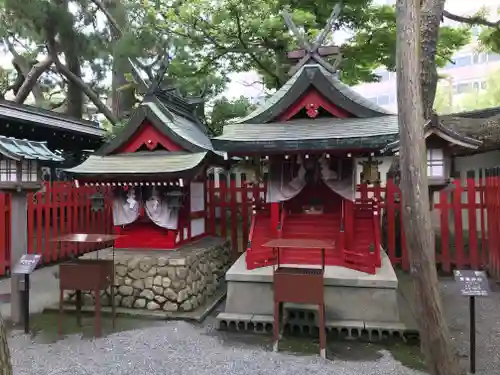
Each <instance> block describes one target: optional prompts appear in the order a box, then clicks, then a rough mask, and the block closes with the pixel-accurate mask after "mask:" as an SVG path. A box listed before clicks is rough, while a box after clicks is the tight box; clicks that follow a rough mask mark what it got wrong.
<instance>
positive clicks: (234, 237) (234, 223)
mask: <svg viewBox="0 0 500 375" xmlns="http://www.w3.org/2000/svg"><path fill="white" fill-rule="evenodd" d="M236 189H237V185H236V175H235V174H234V173H231V174H230V175H229V192H230V193H229V209H230V212H231V246H232V248H233V253H232V259H233V260H236V259H238V253H239V249H238V237H239V236H238V226H239V225H238V221H239V220H238V200H237V198H238V194H237V191H236Z"/></svg>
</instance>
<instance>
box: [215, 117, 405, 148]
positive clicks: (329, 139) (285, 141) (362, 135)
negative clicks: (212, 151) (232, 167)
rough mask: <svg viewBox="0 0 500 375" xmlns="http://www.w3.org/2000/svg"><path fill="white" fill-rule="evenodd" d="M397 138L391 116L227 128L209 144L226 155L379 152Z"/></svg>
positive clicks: (232, 125) (394, 119)
mask: <svg viewBox="0 0 500 375" xmlns="http://www.w3.org/2000/svg"><path fill="white" fill-rule="evenodd" d="M397 138H398V118H397V116H395V115H388V116H379V117H373V118H347V119H339V118H317V119H300V120H290V121H286V122H273V123H267V124H253V123H252V124H249V123H244V124H229V125H226V126H225V127H224V133H223V134H222V135H221V136H219V137H216V138H214V139H213V140H212V141H213V143H214V146H215V148H217V149H219V150H224V151H227V152H229V153H239V152H245V151H246V152H266V151H267V152H269V151H306V150H321V149H332V148H337V149H356V148H371V149H377V148H383V147H384V146H385V145H386V144H387V143H389V142H393V141H395V140H396V139H397Z"/></svg>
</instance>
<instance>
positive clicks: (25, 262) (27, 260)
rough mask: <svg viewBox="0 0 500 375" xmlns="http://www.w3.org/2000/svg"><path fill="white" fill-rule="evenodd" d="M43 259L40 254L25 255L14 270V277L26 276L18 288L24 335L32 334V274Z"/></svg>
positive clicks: (20, 281)
mask: <svg viewBox="0 0 500 375" xmlns="http://www.w3.org/2000/svg"><path fill="white" fill-rule="evenodd" d="M41 257H42V256H41V255H38V254H25V255H23V256H22V257H21V259H19V261H18V262H17V263H16V264H15V265H14V268H13V269H12V274H13V275H23V276H24V280H23V279H19V284H20V285H19V286H18V288H19V291H20V292H21V301H22V315H23V322H24V333H29V332H30V274H31V273H32V272H33V271H34V270H35V268H36V266H37V265H38V263H39V262H40V259H41Z"/></svg>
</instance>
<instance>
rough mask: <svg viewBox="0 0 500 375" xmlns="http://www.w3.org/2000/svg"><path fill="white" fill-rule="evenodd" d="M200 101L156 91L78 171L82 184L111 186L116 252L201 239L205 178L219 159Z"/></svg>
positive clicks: (171, 91)
mask: <svg viewBox="0 0 500 375" xmlns="http://www.w3.org/2000/svg"><path fill="white" fill-rule="evenodd" d="M199 104H201V102H200V100H198V99H195V100H190V99H187V98H184V97H183V96H182V95H181V94H180V93H179V92H178V91H177V90H175V89H174V88H172V87H169V88H166V89H162V88H159V87H157V88H156V89H150V91H149V92H148V93H147V94H146V96H145V98H144V100H143V102H142V103H141V104H140V106H139V107H138V108H137V109H136V110H135V112H134V113H133V115H132V117H131V119H130V120H129V122H128V123H127V125H126V126H125V127H124V128H123V129H122V130H121V131H120V133H119V134H117V136H116V137H115V138H114V139H113V140H111V141H110V142H108V143H106V144H105V145H104V146H103V147H102V148H100V149H99V150H98V151H97V152H96V153H95V154H93V155H91V156H90V157H89V158H88V159H87V160H86V161H85V162H83V163H82V164H80V165H78V166H77V167H75V168H72V169H69V170H67V172H69V173H71V174H73V175H74V176H75V177H76V178H78V179H79V180H80V181H79V183H83V184H90V185H92V184H97V185H106V186H112V187H113V191H114V201H113V220H114V225H115V229H116V233H119V234H125V235H127V236H124V237H120V238H119V239H117V240H116V243H115V248H117V249H174V248H178V247H179V246H180V245H182V244H185V243H187V242H190V241H193V240H195V239H198V238H201V237H203V236H204V235H205V233H206V228H205V176H206V167H207V165H208V163H209V162H210V161H211V160H213V157H215V156H216V154H215V153H214V151H213V148H212V144H211V142H210V139H209V138H208V136H207V134H206V128H205V126H204V125H203V124H202V123H201V122H200V121H199V119H198V117H197V116H196V110H197V107H198V105H199Z"/></svg>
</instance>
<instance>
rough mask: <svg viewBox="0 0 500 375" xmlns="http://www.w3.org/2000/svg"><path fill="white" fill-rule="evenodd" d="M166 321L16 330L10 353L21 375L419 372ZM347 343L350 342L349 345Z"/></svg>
mask: <svg viewBox="0 0 500 375" xmlns="http://www.w3.org/2000/svg"><path fill="white" fill-rule="evenodd" d="M493 288H494V290H493V293H492V294H491V296H490V297H488V298H483V299H479V300H478V301H477V302H476V308H477V313H476V316H477V348H478V350H477V356H478V357H477V374H478V375H492V374H500V290H499V288H498V287H496V286H493ZM441 290H442V295H443V299H444V305H445V309H446V313H447V317H448V321H449V324H450V328H451V335H452V339H453V342H454V344H455V347H456V349H457V351H458V354H459V356H460V358H461V361H462V365H463V366H464V368H466V367H467V366H468V354H469V336H468V332H469V331H468V329H469V314H468V313H469V311H468V300H467V298H464V297H460V296H459V295H458V293H457V291H456V289H455V285H454V283H453V281H452V280H442V281H441ZM210 322H211V320H209V321H208V323H206V324H204V326H193V325H191V324H189V323H185V322H174V321H172V322H167V323H164V324H160V325H159V326H155V327H151V328H142V329H136V330H131V331H125V332H119V333H116V334H113V335H109V336H107V337H104V338H101V339H97V340H85V339H81V337H80V336H79V335H71V336H68V337H66V338H65V339H63V340H60V341H57V342H54V343H43V342H42V343H41V342H40V340H36V339H32V338H30V337H27V336H25V335H23V334H21V333H14V334H13V335H12V337H11V339H10V342H9V343H10V349H11V353H12V360H13V365H14V374H15V375H25V374H26V375H28V374H29V375H31V374H36V375H49V374H50V375H59V374H61V375H62V374H68V375H80V374H82V375H83V374H85V375H90V374H95V375H100V374H103V375H104V374H106V375H113V374H120V375H128V374H130V375H149V374H151V375H160V374H162V375H163V374H165V375H166V374H175V375H183V374H189V375H192V374H196V375H204V374H210V375H219V374H221V375H244V374H252V375H265V374H272V375H280V374H287V375H289V374H294V375H295V374H306V373H307V374H308V375H309V374H311V375H314V374H318V375H321V374H329V375H330V374H342V375H382V374H384V375H392V374H394V375H417V374H420V375H421V374H423V373H422V372H419V371H416V370H411V369H409V368H406V367H404V366H403V365H401V364H400V363H399V362H397V361H396V360H394V359H393V358H392V356H391V354H390V353H389V352H386V351H381V357H380V358H377V359H375V358H367V359H364V360H363V359H361V360H360V359H359V358H358V359H356V360H352V361H345V360H338V359H334V360H333V361H328V360H327V361H324V360H321V359H320V358H319V357H318V356H315V355H304V356H298V355H292V354H287V353H272V352H270V351H269V350H268V349H267V348H266V347H264V346H263V345H255V344H249V342H245V340H239V339H234V338H231V337H230V335H226V334H222V333H217V332H214V331H213V329H212V328H211V324H210ZM346 345H349V344H347V343H346Z"/></svg>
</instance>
